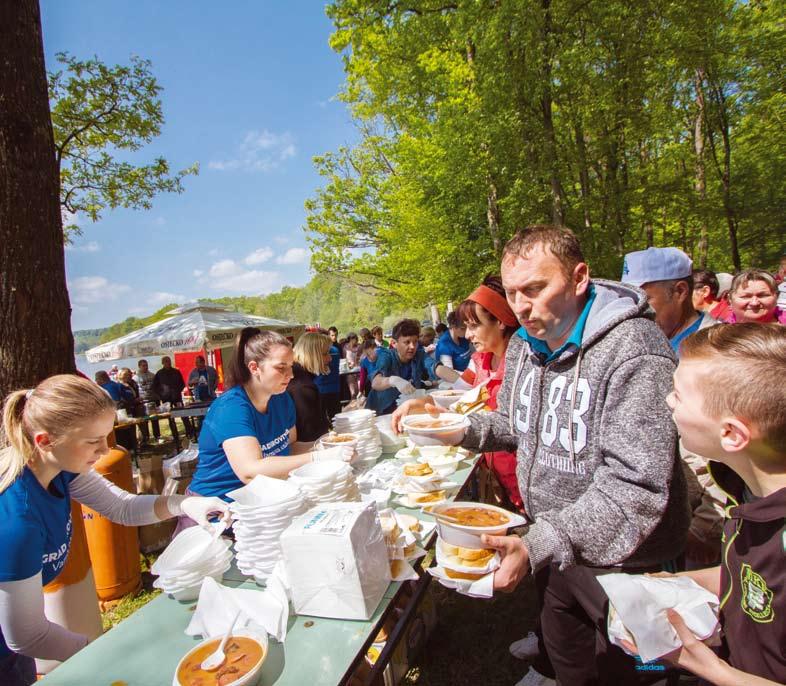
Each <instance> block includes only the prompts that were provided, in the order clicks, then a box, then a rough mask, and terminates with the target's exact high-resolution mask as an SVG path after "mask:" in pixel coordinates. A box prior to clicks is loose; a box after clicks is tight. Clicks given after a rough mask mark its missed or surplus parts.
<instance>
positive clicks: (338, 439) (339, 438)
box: [322, 434, 356, 443]
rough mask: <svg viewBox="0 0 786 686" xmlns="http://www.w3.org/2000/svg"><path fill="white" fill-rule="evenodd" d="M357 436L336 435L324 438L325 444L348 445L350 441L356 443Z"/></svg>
mask: <svg viewBox="0 0 786 686" xmlns="http://www.w3.org/2000/svg"><path fill="white" fill-rule="evenodd" d="M355 438H356V437H355V436H353V435H352V434H336V435H335V436H328V437H327V438H323V439H322V442H323V443H347V442H349V441H354V440H355Z"/></svg>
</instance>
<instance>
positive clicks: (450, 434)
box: [401, 412, 469, 446]
mask: <svg viewBox="0 0 786 686" xmlns="http://www.w3.org/2000/svg"><path fill="white" fill-rule="evenodd" d="M430 419H432V417H431V416H430V415H422V414H415V415H412V414H410V415H407V416H406V417H404V418H402V420H401V426H402V427H403V428H404V429H406V431H407V434H408V435H409V439H410V440H411V441H412V442H413V443H414V444H415V445H418V446H429V445H444V446H453V445H458V443H460V442H461V439H462V438H463V437H464V430H465V429H466V428H467V427H468V426H469V420H468V419H467V418H466V417H465V416H464V415H461V414H454V413H452V412H445V413H443V414H440V415H439V416H438V417H437V418H433V421H434V422H441V423H443V424H446V425H444V426H435V427H421V426H418V424H419V423H420V422H423V421H424V420H430Z"/></svg>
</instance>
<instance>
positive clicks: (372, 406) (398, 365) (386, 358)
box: [366, 348, 434, 414]
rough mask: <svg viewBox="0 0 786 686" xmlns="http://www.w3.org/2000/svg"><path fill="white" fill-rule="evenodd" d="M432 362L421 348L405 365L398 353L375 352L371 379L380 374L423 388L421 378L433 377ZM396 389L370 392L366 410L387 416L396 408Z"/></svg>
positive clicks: (385, 349) (381, 349)
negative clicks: (375, 359) (395, 377)
mask: <svg viewBox="0 0 786 686" xmlns="http://www.w3.org/2000/svg"><path fill="white" fill-rule="evenodd" d="M433 362H434V361H433V360H432V359H431V358H430V357H429V356H428V355H426V351H425V350H424V349H423V348H418V349H417V350H416V351H415V357H413V358H412V360H410V361H409V362H407V363H406V364H405V363H403V362H402V361H401V359H400V358H399V356H398V353H397V352H396V351H395V350H393V349H390V348H379V349H378V350H377V363H376V365H375V366H374V371H373V374H372V378H373V377H374V376H377V375H378V374H381V375H382V376H384V377H388V376H400V377H401V378H402V379H405V380H406V381H409V382H410V383H411V384H412V385H413V386H414V387H415V388H422V387H423V377H424V376H427V377H428V378H430V379H433V378H434V375H433V369H432V367H433ZM399 395H400V394H399V392H398V390H397V389H396V388H392V387H391V388H386V389H385V390H384V391H375V390H373V389H372V390H371V392H370V393H369V394H368V398H367V399H366V408H367V409H369V410H374V411H375V412H376V413H377V414H387V413H390V412H392V411H393V410H394V409H395V408H396V398H398V396H399Z"/></svg>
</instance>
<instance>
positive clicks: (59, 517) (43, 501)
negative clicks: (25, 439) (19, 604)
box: [0, 467, 78, 659]
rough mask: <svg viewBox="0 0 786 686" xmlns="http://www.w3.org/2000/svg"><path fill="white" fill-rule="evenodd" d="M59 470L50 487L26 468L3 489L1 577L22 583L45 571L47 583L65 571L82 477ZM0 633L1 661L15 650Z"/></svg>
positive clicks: (0, 503) (0, 510) (0, 537)
mask: <svg viewBox="0 0 786 686" xmlns="http://www.w3.org/2000/svg"><path fill="white" fill-rule="evenodd" d="M77 476H78V475H77V474H73V473H71V472H60V473H59V474H58V475H57V476H56V477H55V478H54V479H52V482H51V484H50V485H49V490H45V489H44V487H43V486H41V484H40V483H39V482H38V479H36V478H35V475H34V474H33V472H31V471H30V470H29V469H28V468H27V467H25V468H24V470H23V471H22V473H21V475H20V476H19V477H18V478H17V479H16V481H14V483H12V484H11V485H10V486H9V487H8V488H7V489H6V490H5V491H3V492H2V493H0V521H2V526H0V551H2V552H0V581H20V580H21V579H28V578H30V577H31V576H33V575H35V574H37V573H38V572H41V576H42V579H43V583H44V585H46V584H48V583H49V582H50V581H52V580H53V579H54V578H55V577H56V576H57V575H58V574H60V572H61V571H63V567H64V566H65V563H66V558H67V557H68V549H69V548H70V546H71V498H70V496H69V488H68V485H69V484H70V483H71V482H72V481H73V480H74V479H75V478H76V477H77ZM10 653H11V650H9V648H8V646H7V645H6V642H5V639H4V638H3V635H2V631H0V659H2V658H3V657H5V656H6V655H8V654H10Z"/></svg>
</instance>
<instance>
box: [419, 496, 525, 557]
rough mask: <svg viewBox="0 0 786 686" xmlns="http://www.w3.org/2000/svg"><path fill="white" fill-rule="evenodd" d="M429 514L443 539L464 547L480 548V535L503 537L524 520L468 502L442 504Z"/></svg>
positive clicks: (519, 516) (501, 510)
mask: <svg viewBox="0 0 786 686" xmlns="http://www.w3.org/2000/svg"><path fill="white" fill-rule="evenodd" d="M430 511H431V513H432V514H433V515H434V516H435V518H436V520H437V530H438V531H439V535H440V536H441V537H442V539H443V540H445V541H447V542H448V543H450V544H451V545H460V546H463V547H465V548H482V547H484V546H483V543H482V542H481V539H480V537H481V535H483V534H491V535H492V536H504V535H505V534H506V533H507V532H508V529H510V528H511V527H514V526H521V525H522V524H526V521H527V520H526V519H524V517H522V516H521V515H518V514H515V513H514V512H509V511H508V510H505V509H504V508H501V507H496V506H495V505H487V504H486V503H474V502H469V501H454V502H450V503H442V504H440V505H435V506H434V507H432V508H431V509H430ZM440 515H443V517H444V518H441V517H440Z"/></svg>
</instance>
